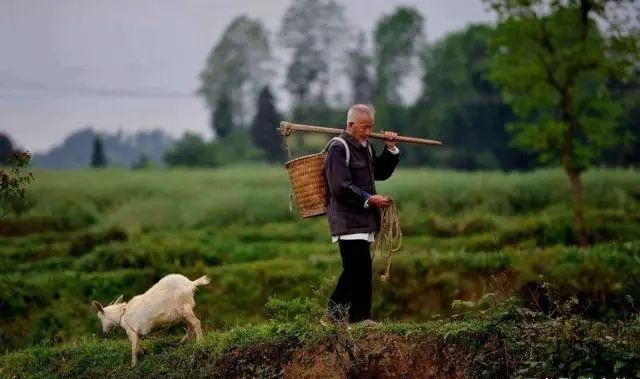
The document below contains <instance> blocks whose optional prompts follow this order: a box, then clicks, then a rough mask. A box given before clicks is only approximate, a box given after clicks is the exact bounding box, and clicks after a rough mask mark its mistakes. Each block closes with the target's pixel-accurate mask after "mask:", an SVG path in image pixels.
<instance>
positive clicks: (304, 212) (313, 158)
mask: <svg viewBox="0 0 640 379" xmlns="http://www.w3.org/2000/svg"><path fill="white" fill-rule="evenodd" d="M325 155H326V153H324V152H322V153H317V154H311V155H305V156H304V157H300V158H296V159H293V160H290V161H288V162H287V163H285V167H286V168H287V171H288V172H289V178H290V179H291V188H292V190H293V197H294V198H295V201H296V204H297V205H298V210H299V211H300V216H302V217H303V218H308V217H314V216H320V215H323V214H325V213H327V206H326V193H327V192H326V188H325V182H324V176H323V174H322V165H323V163H324V157H325Z"/></svg>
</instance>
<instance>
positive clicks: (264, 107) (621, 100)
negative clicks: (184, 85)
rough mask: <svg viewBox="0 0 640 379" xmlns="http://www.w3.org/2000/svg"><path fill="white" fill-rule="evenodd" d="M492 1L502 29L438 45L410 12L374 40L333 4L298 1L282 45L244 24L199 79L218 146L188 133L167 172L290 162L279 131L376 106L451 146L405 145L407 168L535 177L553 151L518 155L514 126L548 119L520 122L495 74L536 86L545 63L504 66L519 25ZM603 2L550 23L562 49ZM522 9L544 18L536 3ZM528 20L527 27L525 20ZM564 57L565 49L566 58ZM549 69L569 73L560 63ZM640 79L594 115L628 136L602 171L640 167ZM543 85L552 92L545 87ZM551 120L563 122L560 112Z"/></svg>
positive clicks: (384, 118) (391, 19)
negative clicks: (285, 125) (283, 103)
mask: <svg viewBox="0 0 640 379" xmlns="http://www.w3.org/2000/svg"><path fill="white" fill-rule="evenodd" d="M487 3H489V4H488V5H490V6H491V7H492V8H493V9H494V10H495V11H496V12H497V14H498V15H499V20H498V24H497V25H495V26H493V25H484V24H477V25H471V26H468V27H466V28H465V29H463V30H459V31H456V32H453V33H450V34H448V35H446V36H445V37H443V38H441V39H440V40H437V41H435V42H434V43H427V41H426V39H425V33H424V24H425V17H424V16H423V15H422V14H420V12H419V11H418V10H416V9H415V8H411V7H399V8H397V9H396V10H395V11H394V12H393V13H391V14H389V15H385V16H383V17H382V18H380V19H379V20H377V22H376V25H375V28H374V30H373V33H372V35H371V36H367V35H366V34H365V33H364V32H362V31H358V28H357V27H356V26H354V25H349V22H348V21H347V20H348V17H347V15H346V14H345V11H344V9H343V7H342V6H341V5H340V4H338V3H336V2H334V1H331V0H321V1H315V0H294V1H293V2H292V4H291V6H290V7H289V8H288V9H287V11H286V12H285V14H284V16H283V18H282V21H281V25H280V28H279V30H278V31H277V32H276V33H275V37H273V38H271V37H270V33H269V31H267V30H266V28H265V27H264V25H263V24H262V22H261V21H260V20H257V19H251V18H248V17H246V16H240V17H238V18H236V19H234V20H233V21H232V22H231V23H230V24H229V25H228V26H227V28H226V29H225V31H224V33H223V35H222V37H221V38H220V40H219V41H218V42H217V44H216V45H215V46H214V48H213V49H212V51H211V53H210V55H209V58H208V60H207V62H206V66H205V68H204V69H203V71H202V73H201V83H202V85H201V87H200V89H199V93H200V94H201V95H202V96H203V97H204V99H205V100H206V102H207V104H208V106H209V109H210V110H211V127H212V128H213V131H214V132H215V135H216V136H217V138H216V139H215V140H214V141H206V140H205V139H204V138H203V137H201V136H199V135H196V134H185V135H184V136H183V137H182V139H181V140H180V141H179V142H178V143H177V144H176V146H175V148H174V149H173V150H172V151H171V152H169V153H168V154H167V163H168V164H170V165H184V166H218V165H223V164H225V163H228V162H232V161H238V160H263V159H266V160H269V161H272V162H281V161H283V160H284V159H286V156H285V155H286V153H285V149H283V143H282V138H281V137H280V136H279V135H278V134H277V133H276V132H275V128H276V127H277V126H278V122H279V121H280V120H282V119H287V120H294V121H296V122H299V123H309V124H317V125H327V126H336V127H342V126H343V125H344V122H345V114H346V110H347V108H348V106H349V105H350V104H353V103H368V104H373V105H374V106H375V108H376V111H377V114H376V129H377V130H381V129H384V130H395V131H398V132H399V133H401V134H405V135H413V136H421V137H426V138H435V139H440V140H443V141H444V142H445V147H443V148H438V149H424V148H422V149H421V148H415V147H411V146H406V147H405V148H404V152H405V155H404V160H403V163H406V164H410V165H429V166H434V167H446V168H455V169H465V170H474V169H504V170H514V169H517V170H522V169H531V168H534V167H535V166H537V165H538V162H539V159H538V158H544V157H543V156H541V155H545V153H544V152H540V151H539V149H535V148H531V149H526V148H524V149H523V148H522V147H523V146H522V144H518V146H517V147H516V145H515V144H514V142H512V140H513V138H512V135H511V133H510V125H512V124H514V123H516V122H518V121H522V120H523V119H524V120H525V121H526V120H527V119H529V121H534V122H538V121H541V120H542V117H543V112H541V111H539V110H536V111H535V112H533V113H532V114H529V115H527V116H524V117H523V116H522V115H521V114H518V111H519V110H521V109H522V108H523V107H525V106H526V105H522V104H515V103H514V102H513V101H511V100H513V99H512V98H513V97H514V95H513V93H514V92H513V91H512V90H510V89H509V88H508V87H509V86H508V83H506V82H505V81H504V80H501V78H500V77H499V75H497V74H496V70H500V71H501V72H503V73H504V75H506V76H508V77H510V78H512V79H514V80H520V79H518V75H519V73H520V74H521V73H525V74H526V75H528V73H531V75H530V76H529V79H534V80H538V79H536V76H535V72H536V69H537V68H536V67H535V63H532V64H533V66H527V65H525V64H523V63H522V62H517V63H516V64H515V67H514V68H515V69H517V70H519V73H518V72H516V71H517V70H509V69H510V68H511V67H506V68H501V67H500V64H501V63H500V62H498V61H497V60H496V57H497V56H500V55H501V54H502V53H501V51H502V52H504V51H503V50H504V49H508V46H509V41H504V40H502V41H501V38H502V37H503V36H504V33H505V30H504V29H505V27H506V26H508V21H509V20H508V17H505V14H506V13H508V12H507V11H505V9H503V8H500V7H501V6H503V5H504V4H509V2H504V1H487ZM502 3H504V4H502ZM516 3H518V2H516ZM516 3H514V4H516ZM573 3H575V4H573ZM600 3H601V2H598V1H595V2H587V3H585V4H587V5H589V8H586V10H585V9H583V8H581V5H580V3H579V2H577V1H568V2H566V4H564V3H563V4H561V5H560V6H555V8H554V7H550V8H549V11H548V13H547V14H545V15H543V17H544V18H543V19H542V23H541V24H542V26H543V27H545V25H546V27H548V28H550V32H549V35H551V37H552V38H551V40H550V43H551V44H552V45H553V44H556V43H558V44H560V45H559V46H556V50H558V51H560V50H561V49H563V48H564V49H568V48H571V46H572V43H573V42H572V41H573V39H574V34H575V33H577V32H576V31H578V30H580V28H581V24H580V22H579V21H578V19H576V20H575V21H572V19H571V17H568V14H570V13H571V12H573V13H574V14H575V15H576V16H578V15H579V14H581V13H585V12H586V13H585V14H586V15H587V16H586V17H587V20H589V22H588V24H590V23H592V22H593V21H591V20H592V18H594V17H596V16H600V17H603V18H606V17H608V16H607V15H605V14H604V13H602V12H600V8H599V7H600V6H601V4H600ZM517 6H519V7H520V8H521V10H525V11H529V12H533V14H535V4H534V5H531V4H529V3H526V4H525V3H523V4H519V3H518V5H517ZM515 7H516V6H513V8H515ZM589 12H591V13H589ZM514 14H515V13H514ZM524 14H526V13H524ZM554 15H555V16H554ZM554 17H555V18H556V19H557V18H559V17H564V19H565V20H566V21H565V24H567V25H572V26H573V31H572V29H571V28H565V29H562V28H559V27H558V25H556V24H554ZM511 21H513V20H511ZM609 21H610V20H609ZM518 22H520V23H521V26H522V27H523V28H524V29H526V25H527V24H526V20H524V21H523V20H518ZM585 29H586V28H585ZM591 30H595V32H590V33H594V34H595V35H596V36H598V37H600V36H601V34H602V33H603V31H600V29H599V27H598V26H597V25H595V26H593V27H592V28H591ZM575 42H576V43H578V42H581V41H580V40H579V39H578V40H576V41H575ZM515 43H519V44H521V45H523V47H524V48H525V49H529V51H531V52H535V51H536V49H537V48H538V46H536V41H535V39H533V40H531V41H528V40H527V39H526V38H521V39H520V40H519V41H515ZM562 44H564V45H562ZM274 47H278V48H284V50H285V51H286V52H287V54H283V55H280V56H278V59H275V57H274V53H273V50H274ZM587 47H589V46H587ZM602 51H604V48H603V49H602ZM564 53H565V52H564V51H560V54H559V56H562V54H564ZM565 55H566V54H565ZM282 57H285V59H284V63H283V62H282V60H283V58H282ZM532 59H535V56H534V57H533V58H532ZM604 59H605V60H606V59H613V58H611V57H605V58H604ZM636 62H637V61H636ZM277 64H279V65H281V66H280V67H277V66H276V65H277ZM550 69H551V70H562V67H561V65H558V64H556V65H555V66H552V67H550ZM277 71H281V72H282V71H284V89H285V91H286V93H287V95H288V97H289V98H290V99H291V103H290V107H289V109H288V110H286V111H283V112H282V111H279V110H278V109H277V101H276V100H275V99H274V94H273V88H274V82H273V78H274V74H275V73H276V72H277ZM558 75H559V76H562V75H563V73H562V72H559V73H558ZM639 76H640V75H639V74H638V70H637V69H636V71H635V72H634V73H633V75H631V76H627V77H626V78H625V79H624V80H622V79H620V76H618V75H615V74H614V73H611V74H610V75H609V79H608V82H607V88H606V89H607V91H608V93H607V94H606V95H607V96H609V97H610V98H611V99H612V100H613V106H612V107H610V108H607V109H605V108H603V107H601V108H600V109H597V110H595V111H593V112H601V113H607V114H608V115H611V117H610V119H608V120H606V121H607V122H610V121H611V122H615V123H616V124H617V125H620V126H622V127H621V128H617V129H616V130H615V133H616V134H617V136H618V137H620V138H618V139H617V140H616V143H615V144H610V146H607V148H606V149H605V152H604V154H602V155H599V156H598V157H597V159H596V162H595V163H596V164H606V165H634V166H637V165H638V164H639V163H640V153H638V152H639V151H640V142H639V141H640V122H639V121H638V120H640V117H638V116H640V95H639V94H638V91H637V89H638V79H639ZM539 81H540V83H541V84H545V81H544V78H540V79H539ZM418 82H419V84H420V86H419V87H420V92H419V94H418V96H417V97H416V98H415V99H407V98H406V97H407V96H406V94H407V93H408V92H410V90H408V88H410V87H416V84H418ZM592 82H593V80H592ZM524 83H526V80H525V81H524ZM498 84H499V85H500V87H499V86H498ZM531 91H532V98H533V99H534V100H533V101H534V102H535V99H536V96H540V95H542V97H547V98H549V99H554V98H555V96H554V95H553V94H551V93H549V94H545V93H544V91H542V92H541V91H539V90H533V89H531ZM590 91H591V92H590V93H589V92H587V96H593V97H594V98H597V97H599V96H601V95H602V90H601V89H599V88H598V87H597V81H596V82H594V85H592V86H591V89H590ZM533 92H538V93H533ZM538 105H539V104H534V106H533V107H531V106H530V108H536V107H537V106H538ZM538 108H539V107H538ZM613 108H616V109H615V110H614V109H613ZM514 111H515V112H514ZM588 111H589V112H592V111H591V110H588ZM553 112H556V113H558V117H559V116H560V112H559V111H553ZM514 113H515V114H514ZM596 127H597V126H596ZM515 128H516V127H515V126H514V127H512V129H515ZM557 129H558V130H560V128H557ZM603 131H605V132H607V131H608V129H607V128H603ZM542 135H544V131H542V132H541V136H542ZM545 138H546V137H545ZM289 139H290V141H288V145H289V148H290V150H291V152H292V154H293V156H297V155H299V154H302V153H305V152H311V151H318V150H319V149H320V148H321V147H322V146H323V144H324V142H325V141H326V138H322V137H320V136H309V135H307V136H295V135H294V136H293V137H290V138H289ZM600 139H601V140H602V139H604V137H602V138H600ZM515 143H517V141H516V142H515ZM543 161H545V160H544V159H543ZM545 162H547V161H545ZM549 163H553V162H549Z"/></svg>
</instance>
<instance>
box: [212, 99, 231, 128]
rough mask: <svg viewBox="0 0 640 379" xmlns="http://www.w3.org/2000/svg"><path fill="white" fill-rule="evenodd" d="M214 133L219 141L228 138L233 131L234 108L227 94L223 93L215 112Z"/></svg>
mask: <svg viewBox="0 0 640 379" xmlns="http://www.w3.org/2000/svg"><path fill="white" fill-rule="evenodd" d="M212 126H213V131H214V132H215V134H216V137H217V138H218V139H223V138H225V137H227V136H228V135H229V134H230V133H231V132H232V131H233V130H234V127H233V106H232V104H231V101H230V99H229V96H228V95H227V93H226V92H222V93H221V94H220V97H219V98H218V102H217V103H216V107H215V109H214V111H213V122H212Z"/></svg>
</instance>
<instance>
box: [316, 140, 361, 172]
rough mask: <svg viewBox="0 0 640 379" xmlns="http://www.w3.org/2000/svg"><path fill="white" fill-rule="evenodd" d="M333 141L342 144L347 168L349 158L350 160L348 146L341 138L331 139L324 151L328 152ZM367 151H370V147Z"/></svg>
mask: <svg viewBox="0 0 640 379" xmlns="http://www.w3.org/2000/svg"><path fill="white" fill-rule="evenodd" d="M335 141H340V142H342V144H343V145H344V150H345V151H346V155H347V156H346V158H347V159H346V161H347V166H349V158H350V154H351V153H350V152H349V146H347V141H345V140H344V139H343V138H342V137H333V138H331V139H330V140H329V142H328V143H327V146H325V148H324V151H327V150H329V147H330V146H331V145H332V144H333V142H335ZM369 149H371V147H369ZM369 152H371V150H369Z"/></svg>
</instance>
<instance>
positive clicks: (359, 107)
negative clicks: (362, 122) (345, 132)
mask: <svg viewBox="0 0 640 379" xmlns="http://www.w3.org/2000/svg"><path fill="white" fill-rule="evenodd" d="M356 114H366V115H369V116H371V118H373V117H374V116H375V115H376V111H375V110H374V109H373V106H371V105H366V104H356V105H353V106H351V108H349V111H348V112H347V124H348V123H350V122H355V118H356Z"/></svg>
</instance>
